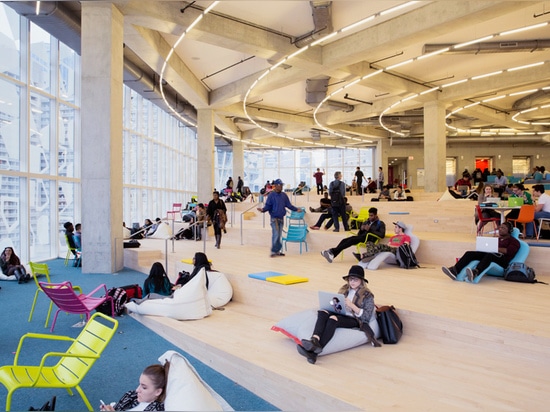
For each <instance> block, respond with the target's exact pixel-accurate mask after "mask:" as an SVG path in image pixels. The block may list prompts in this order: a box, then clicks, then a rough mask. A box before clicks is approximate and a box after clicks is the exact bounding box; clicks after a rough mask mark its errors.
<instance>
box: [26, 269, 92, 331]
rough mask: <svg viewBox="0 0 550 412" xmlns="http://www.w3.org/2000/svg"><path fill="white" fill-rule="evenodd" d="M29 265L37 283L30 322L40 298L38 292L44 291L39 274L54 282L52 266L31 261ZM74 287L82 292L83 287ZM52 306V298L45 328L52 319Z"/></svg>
mask: <svg viewBox="0 0 550 412" xmlns="http://www.w3.org/2000/svg"><path fill="white" fill-rule="evenodd" d="M29 266H30V267H31V273H32V278H33V279H34V283H36V292H34V299H33V301H32V307H31V313H30V314H29V322H30V321H31V320H32V315H33V313H34V307H35V306H36V300H37V299H38V293H39V292H42V289H41V288H40V285H39V284H38V276H45V277H46V280H47V282H48V283H52V282H51V281H50V268H49V267H48V264H47V263H35V262H29ZM73 289H74V290H75V291H78V292H80V293H82V288H81V287H80V286H73ZM52 307H53V302H52V301H51V300H50V307H49V309H48V315H47V316H46V323H45V324H44V327H45V328H47V327H48V323H49V321H50V315H51V313H52Z"/></svg>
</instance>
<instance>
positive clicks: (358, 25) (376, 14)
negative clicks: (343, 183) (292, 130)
mask: <svg viewBox="0 0 550 412" xmlns="http://www.w3.org/2000/svg"><path fill="white" fill-rule="evenodd" d="M416 3H419V2H418V1H409V2H407V3H403V4H400V5H399V6H395V7H392V8H389V9H387V10H383V11H381V12H378V13H375V14H373V15H371V16H368V17H365V18H364V19H362V20H359V21H357V22H355V23H352V24H350V25H348V26H346V27H343V28H341V29H339V30H336V31H334V32H332V33H329V34H327V35H326V36H323V37H321V38H320V39H318V40H316V41H315V42H313V43H311V44H308V45H306V46H304V47H302V48H301V49H299V50H298V51H296V52H294V53H292V54H290V55H288V56H285V57H283V58H282V59H281V60H280V61H279V62H277V63H276V64H275V65H273V66H271V67H270V68H269V69H267V70H266V71H265V72H263V73H262V74H261V75H260V77H258V78H257V79H256V80H255V81H254V82H253V83H252V85H251V86H250V87H249V88H248V90H247V92H246V94H245V96H244V99H243V111H244V114H245V116H246V117H247V118H248V120H250V121H251V122H252V123H253V124H254V125H255V126H256V127H258V128H259V129H261V130H263V131H264V132H266V133H269V134H271V135H273V136H277V137H282V138H285V139H288V140H291V141H294V142H297V143H304V144H308V145H311V144H313V145H315V146H320V147H336V148H343V147H342V146H338V145H331V144H326V143H320V142H315V141H314V142H311V141H308V140H304V139H297V138H293V137H291V136H288V135H286V134H284V133H280V132H274V131H272V130H269V129H267V128H265V127H263V126H262V125H260V124H259V123H258V122H256V121H255V120H254V119H253V118H252V116H251V115H250V114H249V113H248V109H247V105H246V103H247V101H248V98H249V96H250V93H251V92H252V90H253V89H254V88H255V87H256V86H257V85H258V82H259V81H260V80H262V79H263V78H264V77H266V76H267V75H268V74H269V73H271V72H272V71H273V70H275V69H276V68H277V67H279V66H280V65H281V64H283V63H284V62H286V61H288V60H290V59H292V58H294V57H296V56H297V55H299V54H301V53H303V52H304V51H306V50H308V49H309V48H310V47H314V46H317V45H319V44H321V43H323V42H325V41H327V40H328V39H330V38H332V37H334V36H336V35H339V34H341V33H345V32H346V31H348V30H350V29H353V28H357V27H360V26H362V25H365V24H367V23H369V22H371V21H373V20H374V19H376V18H378V17H381V16H385V15H387V14H391V13H394V12H396V11H398V10H402V9H404V8H408V7H410V6H412V5H414V4H416ZM360 80H362V78H361V79H358V80H357V81H360ZM353 84H355V83H353ZM347 87H349V85H348V86H347ZM331 96H332V94H331ZM326 100H328V98H326V99H324V100H323V101H322V102H321V103H320V104H319V106H317V108H316V110H315V111H314V113H313V118H314V121H315V123H316V124H317V125H318V126H319V127H321V128H322V129H323V130H325V131H327V132H329V133H330V134H332V135H334V136H338V137H342V138H344V139H349V140H353V141H357V142H366V143H372V141H370V140H363V139H360V138H358V137H353V136H349V135H345V134H342V133H340V132H337V131H336V130H331V129H329V128H327V127H325V126H323V125H322V124H320V123H319V122H318V121H317V119H316V113H317V111H318V110H319V108H320V106H321V105H322V104H323V103H324V102H325V101H326Z"/></svg>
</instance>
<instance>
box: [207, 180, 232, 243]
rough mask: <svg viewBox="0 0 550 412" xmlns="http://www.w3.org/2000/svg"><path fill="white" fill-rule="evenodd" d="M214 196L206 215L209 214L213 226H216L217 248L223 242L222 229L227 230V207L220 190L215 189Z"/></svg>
mask: <svg viewBox="0 0 550 412" xmlns="http://www.w3.org/2000/svg"><path fill="white" fill-rule="evenodd" d="M212 197H213V198H212V200H211V201H210V202H209V203H208V207H207V208H206V215H207V216H208V220H210V222H212V226H214V235H215V237H216V248H218V249H219V248H220V245H221V243H222V230H225V222H227V215H226V212H227V207H226V206H225V203H224V201H223V200H222V199H220V193H219V192H218V191H214V192H213V194H212Z"/></svg>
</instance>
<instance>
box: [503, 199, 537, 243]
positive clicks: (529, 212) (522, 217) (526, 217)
mask: <svg viewBox="0 0 550 412" xmlns="http://www.w3.org/2000/svg"><path fill="white" fill-rule="evenodd" d="M509 220H510V222H513V223H514V227H517V224H518V223H521V224H523V238H524V239H525V228H526V227H527V225H528V224H529V223H531V224H533V225H534V224H535V205H523V206H522V207H521V209H519V215H518V218H517V219H509ZM535 229H536V226H535ZM533 233H535V234H536V232H533Z"/></svg>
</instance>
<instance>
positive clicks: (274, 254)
mask: <svg viewBox="0 0 550 412" xmlns="http://www.w3.org/2000/svg"><path fill="white" fill-rule="evenodd" d="M278 256H279V254H278V253H272V254H271V256H270V257H272V258H274V257H278Z"/></svg>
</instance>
